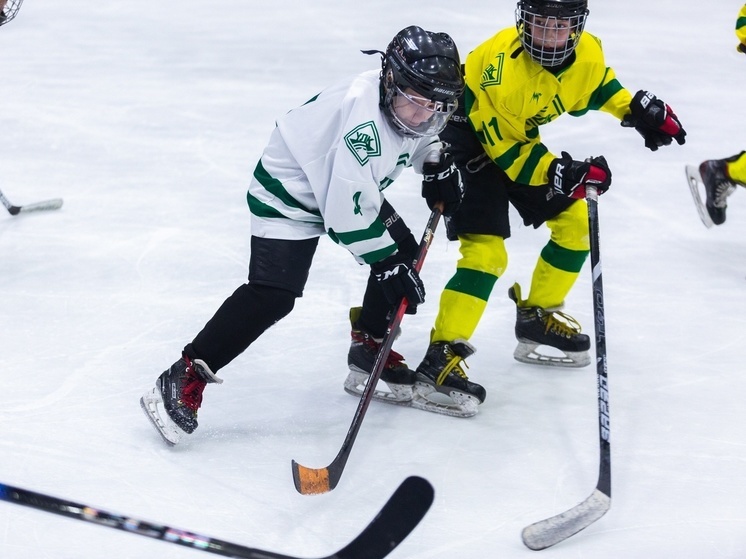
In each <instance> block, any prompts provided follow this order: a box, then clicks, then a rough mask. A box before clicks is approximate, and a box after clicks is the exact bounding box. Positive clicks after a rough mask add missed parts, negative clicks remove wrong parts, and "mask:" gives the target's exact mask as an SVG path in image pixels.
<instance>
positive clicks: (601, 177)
mask: <svg viewBox="0 0 746 559" xmlns="http://www.w3.org/2000/svg"><path fill="white" fill-rule="evenodd" d="M549 182H550V183H551V184H552V187H553V188H554V191H555V192H557V193H559V194H564V195H565V196H569V197H570V198H577V199H580V198H585V187H586V186H595V187H596V190H597V191H598V193H599V194H603V193H604V192H606V191H607V190H609V186H611V170H610V169H609V165H608V164H607V163H606V158H605V157H604V156H603V155H601V156H599V157H590V158H589V159H587V160H586V161H575V160H573V158H572V157H570V154H569V153H567V152H566V151H563V152H562V157H558V158H557V159H555V160H554V161H552V163H551V164H550V165H549Z"/></svg>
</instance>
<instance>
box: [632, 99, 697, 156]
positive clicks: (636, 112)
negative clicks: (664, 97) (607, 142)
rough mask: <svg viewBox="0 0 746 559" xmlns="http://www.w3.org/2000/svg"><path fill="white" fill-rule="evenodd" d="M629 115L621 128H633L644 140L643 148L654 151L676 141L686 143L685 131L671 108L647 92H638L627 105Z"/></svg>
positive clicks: (680, 143)
mask: <svg viewBox="0 0 746 559" xmlns="http://www.w3.org/2000/svg"><path fill="white" fill-rule="evenodd" d="M629 110H630V111H632V112H631V113H630V114H628V115H625V117H624V118H623V119H622V126H625V127H628V128H634V129H635V130H637V131H638V132H639V133H640V135H641V136H642V137H643V138H644V139H645V147H646V148H649V149H650V150H652V151H656V150H657V149H658V148H659V147H661V146H667V145H670V144H671V141H672V140H676V142H677V143H678V144H679V145H682V144H683V143H684V142H686V131H685V130H684V128H683V127H682V126H681V122H679V119H678V117H677V116H676V115H675V114H674V112H673V111H672V110H671V107H669V106H668V105H666V104H665V103H664V102H663V101H661V100H660V99H658V98H657V97H656V96H655V95H653V94H652V93H650V92H649V91H643V90H640V91H638V92H637V93H636V94H635V96H634V97H633V98H632V102H631V103H630V104H629Z"/></svg>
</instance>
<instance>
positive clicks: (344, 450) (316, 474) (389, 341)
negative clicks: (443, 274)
mask: <svg viewBox="0 0 746 559" xmlns="http://www.w3.org/2000/svg"><path fill="white" fill-rule="evenodd" d="M441 215H442V214H441V210H440V207H436V208H435V209H434V210H433V211H432V213H431V214H430V218H429V219H428V220H427V225H425V231H424V233H423V234H422V240H421V241H420V246H419V249H418V251H417V256H416V258H415V263H414V268H415V270H417V271H418V272H419V271H420V270H421V269H422V264H423V263H424V261H425V256H427V251H428V249H429V248H430V244H431V243H432V240H433V237H434V236H435V229H436V227H437V226H438V221H439V220H440V216H441ZM406 310H407V299H406V298H404V297H403V298H402V299H401V301H400V302H399V306H398V307H397V308H396V311H395V312H394V315H393V316H392V317H391V319H390V320H389V324H388V327H387V328H386V335H385V336H384V337H383V341H382V342H381V347H380V349H379V350H378V354H377V355H376V360H375V362H374V363H373V370H372V372H371V374H370V377H369V378H368V382H367V383H366V385H365V388H364V389H363V394H362V396H360V403H358V405H357V409H356V410H355V415H354V416H353V418H352V423H351V424H350V428H349V429H348V430H347V435H346V436H345V440H344V442H343V443H342V446H341V448H340V449H339V452H338V453H337V456H336V457H335V458H334V460H332V462H331V464H329V465H328V466H326V467H325V468H309V467H306V466H303V465H302V464H299V463H298V462H296V461H295V460H293V461H292V462H291V468H292V472H293V482H294V483H295V489H296V490H297V491H298V493H301V494H302V495H318V494H320V493H328V492H329V491H331V490H332V489H334V488H335V487H336V486H337V483H339V480H340V478H341V477H342V472H343V471H344V468H345V465H346V464H347V459H348V458H349V457H350V453H351V452H352V445H353V444H354V443H355V439H356V438H357V433H358V431H360V426H361V425H362V424H363V418H365V412H366V411H367V410H368V406H369V405H370V401H371V398H373V391H374V390H375V388H376V383H377V382H378V379H379V378H380V377H381V374H382V373H383V368H384V366H385V365H386V359H387V358H388V356H389V353H390V352H391V346H393V345H394V338H395V337H396V331H397V330H398V329H399V324H400V323H401V321H402V318H403V317H404V312H405V311H406Z"/></svg>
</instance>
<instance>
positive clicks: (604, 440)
mask: <svg viewBox="0 0 746 559" xmlns="http://www.w3.org/2000/svg"><path fill="white" fill-rule="evenodd" d="M586 192H587V195H586V196H587V198H586V199H587V201H588V225H589V228H590V241H591V272H592V274H593V314H594V315H595V326H596V377H597V380H598V428H599V429H598V431H599V452H600V468H599V473H598V483H597V484H596V489H595V490H594V491H593V493H591V495H590V497H588V498H587V499H586V500H585V501H583V502H582V503H579V504H577V505H575V506H574V507H573V508H571V509H570V510H567V511H565V512H563V513H561V514H558V515H556V516H552V517H550V518H547V519H545V520H540V521H539V522H535V523H533V524H531V525H530V526H526V527H525V528H524V529H523V532H522V538H523V543H524V544H525V545H526V547H528V548H529V549H533V550H540V549H546V548H547V547H551V546H553V545H554V544H557V543H560V542H561V541H564V540H566V539H567V538H569V537H570V536H573V535H575V534H577V533H578V532H580V531H581V530H583V529H584V528H587V527H588V526H590V525H591V524H593V523H594V522H595V521H596V520H598V519H599V518H601V517H602V516H603V515H604V514H606V512H607V511H608V510H609V509H610V508H611V446H610V444H609V435H610V434H611V432H610V424H609V384H608V382H609V377H608V374H607V370H606V326H605V319H604V289H603V282H602V280H601V252H600V249H599V228H598V193H597V192H596V189H595V188H594V187H592V186H588V187H586Z"/></svg>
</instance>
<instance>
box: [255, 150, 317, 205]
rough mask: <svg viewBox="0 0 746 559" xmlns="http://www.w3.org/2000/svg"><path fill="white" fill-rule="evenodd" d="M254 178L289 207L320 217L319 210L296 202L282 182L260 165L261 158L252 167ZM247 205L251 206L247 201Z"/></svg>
mask: <svg viewBox="0 0 746 559" xmlns="http://www.w3.org/2000/svg"><path fill="white" fill-rule="evenodd" d="M254 178H255V179H256V180H257V181H259V184H261V185H262V186H263V187H264V188H266V189H267V192H269V193H270V194H273V195H274V196H275V197H276V198H277V199H278V200H280V201H281V202H282V203H283V204H285V205H286V206H288V207H289V208H296V209H299V210H303V211H304V212H307V213H309V214H312V215H315V216H317V217H321V212H320V211H319V210H311V209H309V208H306V207H305V206H304V205H303V204H301V203H300V202H298V200H296V199H295V198H293V197H292V196H291V194H290V193H289V192H288V191H287V190H285V187H284V186H282V183H281V182H280V181H279V180H277V179H276V178H274V177H273V176H272V175H270V174H269V173H268V172H267V170H266V169H265V168H264V165H262V160H261V159H260V160H259V163H257V165H256V169H254ZM249 206H251V203H249Z"/></svg>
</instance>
